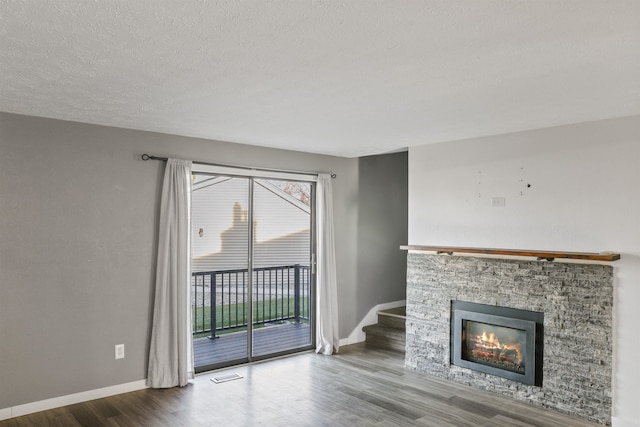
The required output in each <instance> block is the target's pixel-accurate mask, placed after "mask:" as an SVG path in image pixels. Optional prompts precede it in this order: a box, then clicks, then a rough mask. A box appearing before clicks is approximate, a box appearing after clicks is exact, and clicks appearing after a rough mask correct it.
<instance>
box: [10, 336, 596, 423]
mask: <svg viewBox="0 0 640 427" xmlns="http://www.w3.org/2000/svg"><path fill="white" fill-rule="evenodd" d="M230 373H237V374H239V375H242V376H243V378H242V379H238V380H234V381H230V382H226V383H221V384H215V383H213V382H212V381H210V379H211V378H212V377H218V376H221V375H225V374H230ZM27 426H162V427H164V426H172V427H173V426H276V427H278V426H286V427H291V426H296V427H297V426H379V427H386V426H389V427H390V426H437V427H448V426H456V427H465V426H469V427H471V426H473V427H478V426H486V427H489V426H491V427H498V426H499V427H502V426H514V427H515V426H518V427H525V426H549V427H554V426H557V427H570V426H596V424H592V423H588V422H586V421H582V420H579V419H575V418H572V417H568V416H564V415H561V414H558V413H556V412H552V411H548V410H545V409H542V408H537V407H533V406H529V405H526V404H523V403H520V402H515V401H513V400H510V399H507V398H504V397H501V396H497V395H494V394H492V393H488V392H481V391H478V390H474V389H471V388H469V387H466V386H462V385H459V384H455V383H451V382H448V381H444V380H440V379H435V378H433V377H428V376H425V375H422V374H419V373H416V372H412V371H409V370H405V369H404V358H403V355H402V354H401V353H398V352H394V351H390V350H384V349H377V348H374V347H367V346H366V345H365V344H356V345H351V346H347V347H343V348H341V349H340V354H338V355H336V356H321V355H316V354H315V353H312V352H306V353H302V354H298V355H294V356H288V357H284V358H281V359H276V360H272V361H268V362H262V363H256V364H253V365H243V366H236V367H233V368H229V369H225V370H220V371H215V372H209V373H205V374H201V375H199V376H198V377H197V378H196V379H195V380H194V382H193V384H190V385H188V386H187V387H185V388H173V389H164V390H153V389H147V390H140V391H135V392H131V393H126V394H121V395H118V396H112V397H108V398H104V399H98V400H94V401H90V402H85V403H80V404H76V405H71V406H67V407H63V408H58V409H53V410H50V411H45V412H40V413H36V414H31V415H27V416H24V417H19V418H14V419H10V420H6V421H3V422H0V427H27Z"/></svg>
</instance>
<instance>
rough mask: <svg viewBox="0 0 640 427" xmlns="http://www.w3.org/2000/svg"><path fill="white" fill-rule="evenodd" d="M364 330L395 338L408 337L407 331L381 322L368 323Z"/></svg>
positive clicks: (372, 333) (368, 332)
mask: <svg viewBox="0 0 640 427" xmlns="http://www.w3.org/2000/svg"><path fill="white" fill-rule="evenodd" d="M362 330H363V331H364V332H365V333H367V334H371V335H383V336H387V337H389V338H393V339H402V340H404V339H405V337H406V331H405V330H404V329H401V328H394V327H390V326H384V325H379V324H377V323H376V324H373V325H367V326H365V327H363V328H362Z"/></svg>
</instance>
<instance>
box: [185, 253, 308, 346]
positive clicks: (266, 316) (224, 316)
mask: <svg viewBox="0 0 640 427" xmlns="http://www.w3.org/2000/svg"><path fill="white" fill-rule="evenodd" d="M191 276H192V278H191V295H192V317H193V334H194V335H198V336H202V335H204V334H206V333H209V334H210V335H209V336H210V337H211V338H215V337H216V334H218V333H220V332H223V331H226V332H232V331H234V330H242V329H243V328H246V327H247V317H248V316H247V314H248V312H247V311H248V307H249V303H248V299H249V297H250V296H249V283H248V270H247V269H239V270H222V271H203V272H195V273H192V275H191ZM310 296H311V295H310V274H309V266H306V265H300V264H295V265H285V266H277V267H264V268H254V269H253V291H252V292H251V297H252V306H253V325H256V326H258V325H265V324H269V323H276V322H284V321H293V322H295V323H300V322H308V321H309V313H310V304H311V300H312V298H310Z"/></svg>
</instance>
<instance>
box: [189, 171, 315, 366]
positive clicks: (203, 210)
mask: <svg viewBox="0 0 640 427" xmlns="http://www.w3.org/2000/svg"><path fill="white" fill-rule="evenodd" d="M313 192H314V185H313V183H311V182H303V181H292V180H282V179H258V178H252V177H233V176H223V175H212V174H198V173H196V174H194V175H193V192H192V272H193V274H192V276H193V277H192V304H193V330H194V359H195V365H196V371H204V370H208V369H213V368H217V367H222V366H226V365H231V364H235V363H242V362H246V361H251V360H255V359H261V358H266V357H270V356H274V355H279V354H283V353H287V352H291V351H296V350H301V349H306V348H312V346H313V333H312V332H313V282H314V280H313V278H314V275H313V274H312V271H311V268H310V266H311V265H312V264H311V259H312V248H313V247H314V238H313V233H312V230H313V227H312V224H313V219H314V218H313V214H312V212H313V209H312V201H313V196H314V194H313Z"/></svg>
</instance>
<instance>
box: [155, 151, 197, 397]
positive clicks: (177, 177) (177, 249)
mask: <svg viewBox="0 0 640 427" xmlns="http://www.w3.org/2000/svg"><path fill="white" fill-rule="evenodd" d="M190 210H191V161H187V160H177V159H169V160H168V161H167V164H166V169H165V174H164V181H163V184H162V199H161V206H160V224H159V231H158V265H157V269H156V287H155V302H154V306H153V326H152V330H151V347H150V349H149V369H148V372H147V385H148V386H149V387H154V388H166V387H175V386H185V385H186V384H187V382H188V381H189V380H190V379H191V378H193V350H192V339H191V299H190V284H191V259H190V258H191V251H190V234H191V225H190V216H191V213H190Z"/></svg>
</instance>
